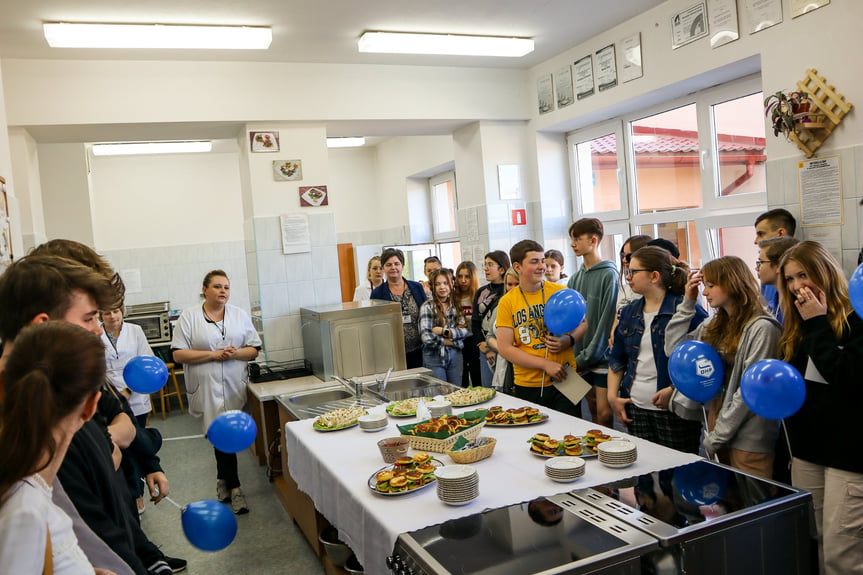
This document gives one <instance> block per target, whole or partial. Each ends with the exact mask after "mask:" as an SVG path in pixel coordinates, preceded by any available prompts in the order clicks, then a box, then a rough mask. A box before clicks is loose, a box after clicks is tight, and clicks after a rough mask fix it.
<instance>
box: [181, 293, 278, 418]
mask: <svg viewBox="0 0 863 575" xmlns="http://www.w3.org/2000/svg"><path fill="white" fill-rule="evenodd" d="M221 325H222V323H221V322H219V323H218V324H216V323H213V322H210V321H208V320H207V319H206V318H205V317H204V310H203V307H202V306H200V305H197V306H194V307H190V308H187V309H185V310H183V313H182V314H181V315H180V319H179V320H177V325H176V327H175V328H174V338H173V340H172V341H171V348H172V349H190V350H197V351H214V350H217V349H224V348H226V347H228V346H230V345H232V346H234V347H235V348H237V349H240V348H243V347H260V346H261V338H260V337H258V332H257V331H256V330H255V327H254V326H253V325H252V320H251V318H250V317H249V314H247V313H246V312H245V311H243V310H242V309H240V308H238V307H237V306H234V305H231V304H226V305H225V323H224V336H223V335H222V327H221ZM248 366H249V364H248V362H247V361H241V360H236V359H230V360H228V361H208V362H204V363H194V364H185V363H184V364H183V373H184V374H185V375H184V377H185V379H186V394H187V395H188V398H189V413H191V414H192V415H194V416H195V417H203V418H204V420H203V424H204V433H206V432H207V428H208V427H209V426H210V423H212V421H213V420H214V419H215V418H216V417H217V416H218V415H219V414H221V413H224V412H226V411H230V410H233V409H242V408H243V406H244V405H245V404H246V384H247V383H248V381H249V369H248Z"/></svg>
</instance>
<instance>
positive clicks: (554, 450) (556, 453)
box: [527, 433, 597, 458]
mask: <svg viewBox="0 0 863 575" xmlns="http://www.w3.org/2000/svg"><path fill="white" fill-rule="evenodd" d="M527 442H528V443H529V444H530V452H531V453H532V454H533V455H536V456H537V457H545V458H550V457H560V456H567V446H569V451H570V454H569V456H574V457H582V458H590V457H596V456H597V454H596V452H595V451H593V450H592V449H591V448H590V447H589V446H588V444H587V443H586V442H585V438H584V437H576V436H574V435H566V436H565V437H564V438H563V439H562V440H559V439H552V438H551V437H549V436H548V435H546V434H545V433H535V434H534V435H533V437H531V438H530V439H528V440H527ZM579 447H580V448H581V449H580V450H579V449H578V448H579Z"/></svg>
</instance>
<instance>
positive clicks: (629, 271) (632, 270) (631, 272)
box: [623, 268, 653, 279]
mask: <svg viewBox="0 0 863 575" xmlns="http://www.w3.org/2000/svg"><path fill="white" fill-rule="evenodd" d="M652 271H653V270H647V269H644V268H629V269H627V270H626V271H625V272H623V275H625V276H626V278H627V279H629V278H631V277H632V276H633V275H635V272H652Z"/></svg>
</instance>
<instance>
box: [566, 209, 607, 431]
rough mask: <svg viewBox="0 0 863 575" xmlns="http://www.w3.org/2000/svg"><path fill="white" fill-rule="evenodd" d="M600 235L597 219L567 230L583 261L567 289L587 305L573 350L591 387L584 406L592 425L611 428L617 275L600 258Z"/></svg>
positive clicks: (574, 250) (576, 361)
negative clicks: (611, 340)
mask: <svg viewBox="0 0 863 575" xmlns="http://www.w3.org/2000/svg"><path fill="white" fill-rule="evenodd" d="M603 233H604V229H603V226H602V222H601V221H599V220H598V219H596V218H582V219H580V220H578V221H576V222H575V223H573V224H572V225H571V226H570V227H569V237H570V240H571V241H572V244H571V245H572V251H573V252H575V255H576V256H578V257H580V258H582V266H581V267H580V268H579V269H578V271H577V272H575V274H574V275H573V276H572V277H571V278H569V283H568V284H567V286H568V287H569V288H570V289H574V290H575V291H577V292H578V293H580V294H581V295H582V296H584V299H585V302H586V303H587V314H586V319H587V333H586V334H585V336H584V338H583V339H582V340H581V341H579V342H578V343H577V344H575V347H574V349H573V351H574V352H575V363H576V365H577V366H578V371H579V372H580V373H581V374H582V377H584V379H585V381H587V382H588V383H589V384H591V387H592V389H591V390H590V392H589V393H588V394H587V405H588V406H589V407H590V412H591V416H592V417H593V421H594V422H595V423H599V424H600V425H604V426H606V427H611V426H612V425H613V420H612V415H611V407H609V405H608V395H607V386H608V356H609V355H610V353H611V350H610V349H609V347H608V338H609V336H610V335H611V326H612V324H613V323H614V318H615V316H616V304H617V282H618V274H617V268H615V267H614V263H613V262H610V261H607V260H603V259H602V258H601V257H600V254H599V243H600V242H601V241H602V236H603Z"/></svg>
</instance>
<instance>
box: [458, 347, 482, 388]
mask: <svg viewBox="0 0 863 575" xmlns="http://www.w3.org/2000/svg"><path fill="white" fill-rule="evenodd" d="M461 357H462V360H463V361H464V366H463V368H462V371H461V386H462V387H469V386H471V385H473V386H477V387H479V386H481V385H482V373H481V372H480V367H479V362H480V359H481V358H480V356H479V349H478V348H477V347H476V340H475V339H474V337H473V336H472V335H469V336H467V337H466V338H465V339H464V349H463V350H462V353H461ZM482 359H483V360H484V359H485V357H483V358H482Z"/></svg>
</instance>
